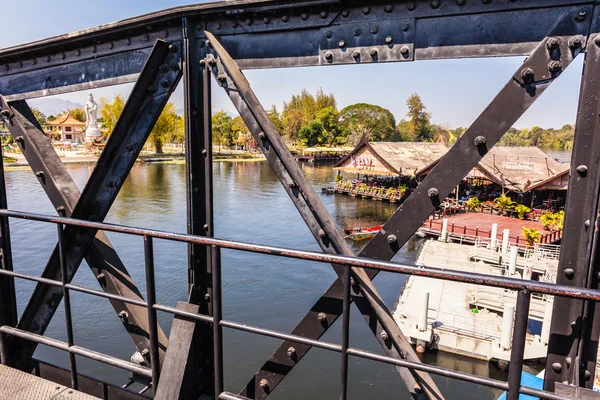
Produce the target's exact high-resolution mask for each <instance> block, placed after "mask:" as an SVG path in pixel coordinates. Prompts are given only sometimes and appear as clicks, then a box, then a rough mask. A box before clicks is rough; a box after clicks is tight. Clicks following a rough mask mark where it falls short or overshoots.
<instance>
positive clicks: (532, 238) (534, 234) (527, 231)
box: [523, 227, 542, 247]
mask: <svg viewBox="0 0 600 400" xmlns="http://www.w3.org/2000/svg"><path fill="white" fill-rule="evenodd" d="M523 236H524V237H525V241H526V242H527V247H532V246H533V244H534V243H537V242H539V241H540V239H541V238H542V234H541V232H540V231H538V230H537V229H535V228H526V227H523Z"/></svg>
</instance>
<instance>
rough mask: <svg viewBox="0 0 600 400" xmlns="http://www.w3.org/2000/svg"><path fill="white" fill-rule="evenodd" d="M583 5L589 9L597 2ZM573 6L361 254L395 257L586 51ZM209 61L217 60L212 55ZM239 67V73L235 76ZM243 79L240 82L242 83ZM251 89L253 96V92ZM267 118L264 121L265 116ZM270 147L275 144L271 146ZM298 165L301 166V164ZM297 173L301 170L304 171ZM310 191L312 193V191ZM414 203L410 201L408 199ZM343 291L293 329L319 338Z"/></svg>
mask: <svg viewBox="0 0 600 400" xmlns="http://www.w3.org/2000/svg"><path fill="white" fill-rule="evenodd" d="M585 10H586V12H588V13H591V7H590V8H587V9H585ZM579 11H581V10H579ZM572 12H573V10H570V12H569V13H566V14H563V15H561V17H560V18H559V19H558V20H556V21H555V22H554V26H553V28H552V29H551V30H550V31H549V32H547V37H556V38H557V39H558V40H559V46H558V47H557V48H555V49H549V48H548V46H547V45H546V40H543V41H542V42H540V43H538V45H537V47H536V49H535V50H534V51H533V52H532V54H531V55H530V56H529V58H528V59H527V60H526V62H525V63H524V64H523V65H522V66H521V67H520V68H519V69H518V70H517V71H516V72H515V73H514V75H513V76H512V77H511V78H510V80H509V81H508V83H507V84H506V86H505V87H504V88H503V89H502V90H501V91H500V93H499V94H498V95H497V96H496V98H495V99H494V100H493V101H492V103H491V104H490V105H489V106H488V107H487V108H486V109H485V110H484V111H483V112H482V114H481V115H480V116H479V117H478V118H477V120H476V121H475V122H474V123H473V125H472V126H471V127H470V128H469V129H468V130H467V131H466V132H465V134H464V135H463V136H462V137H461V139H459V141H458V142H457V143H456V144H455V145H454V146H453V148H452V149H451V150H450V151H449V152H448V154H447V155H446V156H445V157H444V158H443V159H442V160H440V162H439V163H438V165H436V166H435V167H434V169H433V170H432V172H431V173H430V175H429V176H428V178H426V180H424V181H423V182H422V183H421V185H420V186H419V190H417V191H415V192H414V193H413V194H411V196H410V197H409V198H408V199H407V200H406V201H405V203H403V205H402V206H401V207H400V208H399V209H398V210H397V211H396V213H395V214H394V215H393V216H392V218H390V220H389V221H388V222H387V223H386V224H385V225H384V227H383V229H382V230H381V232H380V233H379V234H378V235H377V236H376V237H375V238H374V239H372V240H371V241H370V242H369V244H368V245H367V247H366V248H365V249H364V250H363V251H362V252H361V254H359V255H360V256H363V257H369V258H375V259H384V260H389V259H391V258H392V257H393V256H394V254H395V253H396V252H397V251H398V250H399V249H400V248H401V247H402V245H403V244H404V243H405V242H406V241H407V240H408V239H409V238H410V236H412V234H413V233H414V232H415V231H416V230H417V229H418V228H419V227H420V226H421V224H422V223H423V221H424V220H426V218H427V217H428V216H429V215H430V214H431V212H433V211H434V210H435V209H436V207H437V205H439V201H440V199H443V198H444V197H445V196H446V195H447V194H448V193H450V192H451V191H452V190H453V188H454V187H455V186H456V184H458V183H459V182H460V180H462V178H463V177H464V176H466V175H467V173H468V172H469V171H470V170H471V169H472V168H473V167H474V166H475V165H476V164H477V163H478V162H479V161H480V160H481V158H483V156H484V155H485V154H486V153H487V151H489V149H490V148H491V147H492V146H493V145H494V144H495V143H496V142H497V141H498V140H499V139H500V138H501V137H502V135H503V134H504V133H505V132H506V131H507V130H508V129H509V128H510V127H511V126H512V124H513V123H514V122H516V121H517V119H518V118H519V117H520V116H521V115H522V114H523V113H524V112H525V111H526V110H527V109H528V108H529V107H530V106H531V104H533V102H534V101H535V100H536V99H537V98H538V97H539V96H540V95H541V94H542V93H543V92H544V90H545V89H546V88H547V87H548V86H549V85H550V83H552V81H553V80H554V79H556V78H557V77H558V76H559V75H560V74H561V73H562V71H563V70H564V69H565V68H566V67H568V65H569V64H570V63H571V62H572V61H573V59H574V58H575V57H576V56H577V54H579V52H581V51H582V49H583V47H582V46H581V45H580V46H573V45H572V40H571V39H572V38H574V37H577V38H578V39H580V40H581V43H582V44H584V43H585V40H586V38H587V36H588V30H589V23H588V22H586V21H585V20H578V19H576V18H573V14H572ZM206 35H207V36H208V37H209V39H210V40H211V44H212V45H213V47H214V48H215V51H216V52H217V54H218V57H219V61H220V62H221V63H222V64H223V68H221V69H217V68H213V70H216V71H217V72H216V73H215V75H216V77H217V80H218V81H219V82H220V83H221V84H222V85H223V87H224V88H225V89H226V91H227V94H228V95H229V97H230V98H231V99H232V101H233V103H234V105H235V106H236V108H237V109H238V111H239V112H240V115H241V116H242V118H243V119H244V121H245V122H246V124H247V126H248V128H249V129H250V131H251V132H252V134H253V135H254V136H255V139H256V141H257V143H258V145H259V147H261V150H263V152H264V153H265V155H266V156H267V160H269V161H270V163H271V165H272V166H273V168H274V170H275V171H276V173H277V174H278V176H279V178H280V180H281V181H282V183H283V185H284V187H285V188H286V191H287V192H288V194H289V195H290V197H291V198H292V200H293V201H294V203H295V204H296V206H297V207H298V209H299V211H300V213H301V215H302V216H303V218H304V219H305V221H306V222H307V224H308V226H309V228H310V229H311V232H313V235H315V237H316V238H317V240H318V242H319V244H320V246H321V247H322V248H323V250H324V251H332V246H331V244H332V243H330V237H329V231H328V230H326V229H325V228H324V227H323V225H322V222H321V220H322V219H323V218H324V216H327V217H328V215H327V212H326V211H325V210H320V209H319V207H318V206H316V207H315V204H318V205H320V202H319V200H318V199H316V200H315V199H314V198H311V197H310V192H312V188H310V185H309V184H308V183H305V182H304V179H303V177H298V176H294V175H292V174H293V170H294V167H293V166H291V165H292V164H290V163H289V162H287V163H286V161H285V157H286V153H287V155H289V151H287V149H285V147H281V146H277V145H276V144H275V143H273V142H274V141H278V140H279V141H280V140H281V139H280V138H279V135H278V134H277V132H272V131H271V132H270V133H269V131H270V127H269V124H270V121H269V120H268V117H266V114H265V115H264V116H262V115H261V113H260V110H261V109H262V107H260V103H259V102H258V100H257V99H256V98H255V96H253V94H252V92H251V90H250V89H249V86H248V85H247V81H245V78H244V77H243V74H241V72H238V71H239V69H237V68H236V66H235V61H233V60H232V59H231V58H230V57H227V53H226V52H225V49H224V45H222V44H221V43H220V42H218V41H216V40H214V42H213V36H212V35H211V34H210V33H208V32H207V33H206ZM206 62H208V63H211V64H212V63H213V61H212V60H211V59H210V58H209V59H207V61H206ZM553 62H558V63H560V68H559V69H557V70H555V71H550V68H549V66H550V64H551V63H553ZM530 71H532V72H530ZM233 74H237V76H236V75H233ZM240 84H241V85H242V87H240ZM245 96H250V99H248V98H247V97H245ZM249 104H251V106H250V105H249ZM261 117H262V120H260V119H259V118H261ZM271 146H272V147H274V148H276V149H277V150H272V149H271ZM276 146H277V147H276ZM284 149H285V150H284ZM290 157H291V156H290ZM293 165H294V166H295V163H293ZM298 172H299V173H300V175H301V172H300V171H298ZM432 182H435V184H432ZM307 188H308V189H307ZM305 191H307V192H308V193H309V194H308V196H307V195H306V192H305ZM307 197H308V198H309V199H310V200H309V201H307V199H306V198H307ZM409 204H412V205H411V206H409ZM325 220H327V219H325ZM400 222H402V223H400ZM334 235H335V233H334ZM376 239H377V240H376ZM334 243H336V242H334ZM333 249H335V246H333ZM335 250H337V249H335ZM342 254H343V253H342ZM367 274H368V275H367V279H369V283H370V279H372V278H373V277H374V276H375V275H376V272H374V271H367ZM353 278H354V282H355V285H356V286H355V287H357V288H361V286H362V285H363V284H364V281H361V280H360V279H357V277H356V276H353ZM342 296H343V285H342V283H341V282H340V280H339V279H338V280H336V281H335V282H334V283H333V285H332V286H331V287H330V288H329V289H328V290H327V292H326V293H325V294H324V295H323V296H322V297H321V298H320V299H319V300H318V301H317V303H316V304H315V305H314V306H313V307H312V308H311V311H309V313H308V314H307V315H306V316H305V317H304V318H303V319H302V321H301V322H300V323H299V324H298V325H297V326H296V328H295V329H294V330H293V333H295V334H302V335H307V336H308V337H310V338H314V339H318V338H319V337H320V336H321V335H322V334H323V333H324V332H325V331H326V330H327V329H328V327H329V326H330V325H331V323H332V322H333V321H334V320H335V319H336V318H337V317H339V315H340V314H341V312H342V307H341V305H342V302H341V301H340V300H341V298H342ZM353 300H354V301H355V302H357V305H358V306H359V308H360V309H361V311H363V314H364V315H368V312H367V313H365V312H364V310H365V308H364V305H365V304H364V303H365V299H364V297H360V296H353ZM361 305H363V307H361ZM320 312H325V315H327V318H328V320H327V322H328V323H327V324H324V325H321V326H320V327H319V326H318V325H319V324H317V323H315V319H316V317H315V315H318V314H319V313H320ZM330 319H331V321H330ZM369 321H372V320H368V322H369ZM392 322H393V321H392ZM394 324H395V323H394ZM396 326H397V325H396ZM381 332H382V330H381V329H380V327H378V329H377V330H376V332H375V333H376V337H377V338H378V339H379V340H380V342H383V343H382V344H383V346H384V349H386V348H388V349H389V347H388V345H389V342H388V343H385V341H382V340H381V339H380V338H381ZM400 334H401V333H400ZM290 346H292V343H290V342H284V343H283V344H282V345H281V346H279V348H278V349H277V350H276V351H275V352H274V353H273V355H272V356H271V357H270V359H269V360H268V361H267V362H266V363H265V365H264V366H263V367H262V369H261V370H260V371H259V372H258V373H257V374H256V375H255V377H254V378H253V379H252V380H251V381H250V382H249V383H248V385H247V387H246V388H245V389H244V390H243V391H242V392H241V394H243V395H250V396H256V397H257V398H264V397H266V396H267V395H268V391H267V392H265V391H264V388H260V386H259V382H260V381H261V380H262V379H266V380H267V381H268V382H269V388H270V389H271V390H272V388H274V386H276V385H277V384H278V383H279V382H280V381H281V380H282V379H283V378H284V377H285V376H286V375H287V374H288V373H289V372H290V371H291V369H292V368H293V367H294V366H295V365H296V363H297V362H298V361H299V360H300V359H301V358H302V357H303V355H304V354H305V353H306V352H307V351H308V350H309V349H310V346H304V345H301V346H298V345H297V344H294V347H295V350H296V351H295V354H294V359H292V358H291V357H290V356H288V355H287V349H288V348H289V347H290Z"/></svg>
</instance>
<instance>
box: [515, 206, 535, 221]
mask: <svg viewBox="0 0 600 400" xmlns="http://www.w3.org/2000/svg"><path fill="white" fill-rule="evenodd" d="M515 211H516V212H517V214H518V217H519V219H525V214H529V212H531V208H529V207H527V206H526V205H524V204H517V206H516V207H515Z"/></svg>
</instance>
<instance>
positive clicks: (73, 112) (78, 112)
mask: <svg viewBox="0 0 600 400" xmlns="http://www.w3.org/2000/svg"><path fill="white" fill-rule="evenodd" d="M65 113H67V114H69V115H70V116H71V117H73V118H75V119H76V120H77V121H80V122H85V111H83V108H80V107H75V108H69V109H67V111H65Z"/></svg>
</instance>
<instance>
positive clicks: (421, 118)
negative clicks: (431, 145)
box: [406, 93, 435, 142]
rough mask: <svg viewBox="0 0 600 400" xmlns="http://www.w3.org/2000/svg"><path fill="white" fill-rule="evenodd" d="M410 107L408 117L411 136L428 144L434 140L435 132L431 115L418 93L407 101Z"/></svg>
mask: <svg viewBox="0 0 600 400" xmlns="http://www.w3.org/2000/svg"><path fill="white" fill-rule="evenodd" d="M406 105H407V106H408V113H407V115H408V117H409V118H410V120H409V129H410V134H411V135H412V136H414V137H415V139H416V140H417V141H420V142H428V141H431V140H433V139H434V133H435V132H434V130H433V129H432V128H431V121H430V117H431V116H430V115H429V113H428V112H427V109H426V108H425V104H423V101H421V97H420V96H419V95H418V94H417V93H413V94H412V95H410V97H409V98H408V100H406Z"/></svg>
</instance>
